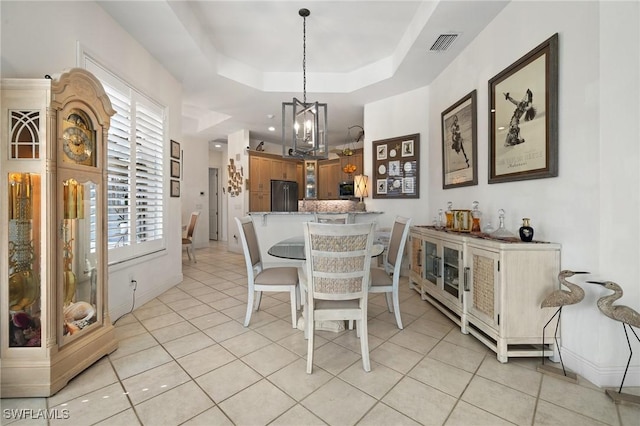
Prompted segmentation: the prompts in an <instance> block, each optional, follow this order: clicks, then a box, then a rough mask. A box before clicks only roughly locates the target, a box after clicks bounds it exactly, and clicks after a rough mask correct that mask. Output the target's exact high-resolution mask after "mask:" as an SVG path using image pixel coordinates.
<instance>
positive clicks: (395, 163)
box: [373, 133, 420, 198]
mask: <svg viewBox="0 0 640 426" xmlns="http://www.w3.org/2000/svg"><path fill="white" fill-rule="evenodd" d="M419 148H420V135H419V134H417V133H416V134H413V135H407V136H400V137H397V138H390V139H384V140H379V141H373V152H374V154H373V179H374V181H373V198H419V197H420V191H419V185H418V184H419V182H420V179H419V177H420V173H419V172H420V161H419V160H420V150H419Z"/></svg>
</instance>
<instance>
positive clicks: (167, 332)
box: [151, 321, 198, 344]
mask: <svg viewBox="0 0 640 426" xmlns="http://www.w3.org/2000/svg"><path fill="white" fill-rule="evenodd" d="M197 331H198V328H197V327H195V326H193V325H192V324H191V323H190V322H187V321H182V322H179V323H176V324H173V325H169V326H167V327H163V328H159V329H157V330H153V331H152V332H151V334H152V335H153V337H155V338H156V340H157V341H158V342H160V343H161V344H163V343H166V342H169V341H171V340H174V339H178V338H180V337H183V336H186V335H188V334H191V333H195V332H197Z"/></svg>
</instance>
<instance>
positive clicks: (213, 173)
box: [209, 168, 219, 241]
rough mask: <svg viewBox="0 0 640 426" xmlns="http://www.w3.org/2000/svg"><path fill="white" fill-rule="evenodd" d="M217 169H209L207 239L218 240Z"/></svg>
mask: <svg viewBox="0 0 640 426" xmlns="http://www.w3.org/2000/svg"><path fill="white" fill-rule="evenodd" d="M218 201H219V200H218V169H213V168H210V169H209V239H210V240H215V241H218Z"/></svg>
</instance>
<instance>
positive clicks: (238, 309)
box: [222, 302, 253, 326]
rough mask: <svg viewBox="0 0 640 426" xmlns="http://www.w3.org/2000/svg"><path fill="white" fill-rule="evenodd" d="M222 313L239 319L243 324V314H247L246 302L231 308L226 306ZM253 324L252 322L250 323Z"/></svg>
mask: <svg viewBox="0 0 640 426" xmlns="http://www.w3.org/2000/svg"><path fill="white" fill-rule="evenodd" d="M222 313H223V314H225V315H226V316H228V317H229V318H232V319H234V320H236V321H240V322H242V323H243V324H244V316H245V315H246V314H247V304H246V302H245V303H243V304H242V305H238V306H234V307H233V308H228V309H225V310H223V311H222ZM251 325H252V326H253V324H251Z"/></svg>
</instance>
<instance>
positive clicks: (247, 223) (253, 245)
mask: <svg viewBox="0 0 640 426" xmlns="http://www.w3.org/2000/svg"><path fill="white" fill-rule="evenodd" d="M235 219H236V224H237V225H238V231H240V240H241V242H242V250H243V251H244V259H245V262H246V264H247V272H248V273H251V272H250V271H254V269H255V268H256V267H257V266H259V267H260V269H261V264H262V258H261V257H260V247H259V246H258V237H257V236H256V231H255V228H254V227H253V220H251V216H245V217H242V218H239V217H236V218H235ZM258 264H260V265H258ZM257 272H259V271H256V273H257Z"/></svg>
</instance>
